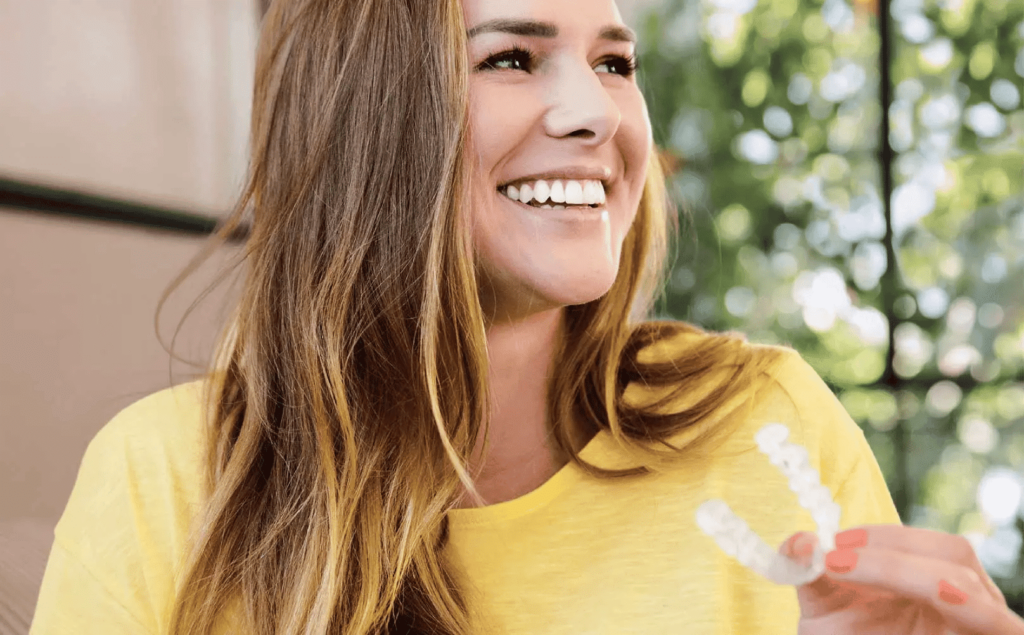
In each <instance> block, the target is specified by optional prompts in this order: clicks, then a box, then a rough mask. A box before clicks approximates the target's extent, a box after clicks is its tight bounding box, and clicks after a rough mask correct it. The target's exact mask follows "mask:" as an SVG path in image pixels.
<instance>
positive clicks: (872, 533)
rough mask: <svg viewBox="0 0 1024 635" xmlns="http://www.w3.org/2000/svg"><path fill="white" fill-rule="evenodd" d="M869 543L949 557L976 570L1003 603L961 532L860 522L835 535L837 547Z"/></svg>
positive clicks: (897, 549) (943, 558) (881, 546)
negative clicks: (951, 532) (948, 532)
mask: <svg viewBox="0 0 1024 635" xmlns="http://www.w3.org/2000/svg"><path fill="white" fill-rule="evenodd" d="M844 543H845V544H847V545H849V546H850V547H852V548H857V547H864V546H868V547H871V548H877V549H889V550H892V551H900V552H903V553H909V554H912V555H917V556H922V557H925V558H934V559H939V560H949V561H952V562H956V563H958V564H961V565H963V566H965V567H968V568H969V569H971V570H972V571H974V573H975V574H977V576H978V578H979V580H980V581H981V583H982V585H983V586H984V587H985V592H986V593H987V594H988V596H989V597H990V598H992V600H993V601H994V602H996V603H997V604H1001V605H1002V606H1006V598H1005V597H1004V596H1003V592H1002V591H1000V590H999V587H998V586H996V583H995V582H993V581H992V578H990V577H989V575H988V572H987V571H985V567H984V566H982V564H981V561H980V560H979V559H978V554H977V553H976V552H975V551H974V547H973V546H972V545H971V543H970V541H968V540H967V539H966V538H964V537H963V536H960V535H956V534H947V533H944V532H941V531H933V530H931V529H924V528H922V527H907V526H905V525H861V526H859V527H853V528H850V529H847V530H845V531H842V532H840V533H839V534H837V535H836V548H839V549H841V548H843V545H844Z"/></svg>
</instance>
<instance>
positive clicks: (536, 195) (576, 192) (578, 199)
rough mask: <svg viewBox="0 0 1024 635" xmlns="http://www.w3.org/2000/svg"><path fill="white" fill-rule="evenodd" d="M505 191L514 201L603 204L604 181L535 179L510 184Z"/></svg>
mask: <svg viewBox="0 0 1024 635" xmlns="http://www.w3.org/2000/svg"><path fill="white" fill-rule="evenodd" d="M503 193H504V194H505V196H507V197H509V198H510V199H512V200H513V201H519V202H520V203H531V202H534V201H536V202H537V203H540V204H543V203H547V202H548V201H550V202H552V203H560V204H564V205H603V204H604V203H605V194H604V183H602V182H601V181H568V180H566V181H562V180H559V181H534V182H533V183H520V184H519V187H516V186H515V185H509V186H508V187H507V188H504V190H503Z"/></svg>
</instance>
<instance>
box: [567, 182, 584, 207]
mask: <svg viewBox="0 0 1024 635" xmlns="http://www.w3.org/2000/svg"><path fill="white" fill-rule="evenodd" d="M565 202H566V204H567V205H583V185H582V184H580V182H579V181H568V182H567V183H566V184H565Z"/></svg>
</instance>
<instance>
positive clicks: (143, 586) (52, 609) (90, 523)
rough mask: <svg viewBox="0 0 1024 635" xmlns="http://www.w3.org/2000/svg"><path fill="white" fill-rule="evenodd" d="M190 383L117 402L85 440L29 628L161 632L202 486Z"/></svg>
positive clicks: (87, 633)
mask: <svg viewBox="0 0 1024 635" xmlns="http://www.w3.org/2000/svg"><path fill="white" fill-rule="evenodd" d="M198 396H199V393H198V390H197V385H195V384H185V385H183V386H181V387H175V388H171V389H167V390H164V391H161V392H158V393H155V394H153V395H150V396H148V397H145V398H143V399H142V400H140V401H137V402H135V403H134V404H132V405H130V406H129V407H127V408H126V409H124V410H122V411H121V412H120V413H118V415H117V416H115V417H114V418H113V419H111V421H110V422H108V423H107V424H106V425H105V426H104V427H103V428H102V429H101V430H100V431H99V432H98V433H97V434H96V436H95V437H94V438H93V439H92V441H90V443H89V446H88V448H87V449H86V451H85V455H84V456H83V458H82V462H81V465H80V467H79V470H78V476H77V479H76V480H75V485H74V488H73V489H72V492H71V496H70V498H69V499H68V503H67V505H66V507H65V509H64V513H63V514H62V515H61V518H60V521H59V522H58V523H57V526H56V528H55V529H54V544H53V547H52V548H51V552H50V556H49V559H48V560H47V564H46V569H45V572H44V574H43V582H42V586H41V588H40V593H39V599H38V601H37V605H36V611H35V615H34V618H33V622H32V627H31V631H30V632H31V634H32V635H51V634H57V633H75V635H92V634H96V635H100V634H102V635H109V634H112V633H153V634H156V633H160V632H163V630H164V629H166V628H167V617H168V614H169V609H170V607H171V605H172V603H173V600H174V591H175V575H176V572H177V571H178V569H179V567H180V564H181V560H182V558H183V554H184V553H185V550H186V546H187V539H188V535H189V529H190V524H191V521H192V519H193V518H194V516H195V512H196V509H197V505H198V500H199V496H200V485H201V475H202V471H201V459H202V453H201V452H200V443H201V430H202V427H201V419H200V418H199V416H198V415H199V413H200V412H201V410H200V407H199V401H198Z"/></svg>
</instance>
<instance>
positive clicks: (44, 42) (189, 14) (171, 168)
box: [0, 0, 257, 522]
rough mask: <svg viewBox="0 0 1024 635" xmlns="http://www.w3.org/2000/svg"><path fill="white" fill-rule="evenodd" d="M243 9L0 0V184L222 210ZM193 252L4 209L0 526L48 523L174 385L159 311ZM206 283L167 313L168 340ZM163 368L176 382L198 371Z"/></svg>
mask: <svg viewBox="0 0 1024 635" xmlns="http://www.w3.org/2000/svg"><path fill="white" fill-rule="evenodd" d="M253 4H254V3H253V2H251V0H164V1H159V2H157V1H153V0H6V1H3V0H0V175H3V176H6V177H13V178H20V179H25V180H29V181H37V182H42V183H48V184H57V185H66V186H70V187H73V188H76V189H81V190H85V191H90V192H96V193H102V194H107V195H113V196H117V197H123V198H126V199H130V200H137V201H142V202H150V203H154V204H159V205H165V206H171V207H175V208H180V209H182V210H187V211H193V212H199V213H206V214H217V213H222V212H223V211H224V210H226V209H228V208H229V207H230V204H231V202H232V199H233V198H234V196H235V195H236V192H237V190H238V189H239V187H240V183H241V177H242V174H243V170H244V160H245V155H246V144H247V138H246V135H247V133H248V117H249V100H250V93H251V86H252V73H253V70H252V67H253V64H254V51H255V39H256V27H257V24H256V12H255V9H254V7H253ZM201 242H202V239H201V238H196V237H187V236H182V235H178V234H172V233H162V232H153V231H147V230H140V229H134V228H130V227H127V226H124V225H115V224H104V223H96V222H87V221H79V220H74V219H70V218H66V217H50V216H43V215H40V214H35V213H25V212H13V211H11V210H2V209H0V521H4V520H8V519H14V518H38V519H43V520H46V521H49V522H55V521H56V519H57V518H58V517H59V516H60V513H61V512H62V511H63V508H64V505H65V503H66V502H67V497H68V495H69V494H70V491H71V486H72V485H73V484H74V480H75V477H76V475H77V471H78V465H79V463H80V461H81V458H82V453H83V452H84V450H85V446H86V444H87V443H88V441H89V440H90V439H91V438H92V437H93V435H95V433H96V432H97V431H98V430H99V428H100V427H101V426H102V425H103V424H104V423H105V422H106V421H108V420H109V419H110V417H112V416H113V415H114V414H115V413H116V412H117V411H118V410H119V409H121V408H123V407H124V406H126V405H128V404H129V403H131V402H132V401H135V400H136V399H138V398H140V397H141V396H143V395H145V394H147V393H149V392H152V391H154V390H157V389H160V388H162V387H164V386H166V385H168V381H169V380H168V361H169V360H168V355H167V354H166V353H165V352H164V351H163V349H162V348H161V346H160V344H159V343H158V341H157V338H156V335H155V332H154V327H153V316H154V313H155V310H156V302H157V300H158V298H159V296H160V293H161V291H162V290H163V289H164V287H166V285H167V284H168V283H169V282H170V281H171V279H172V278H173V277H174V275H175V274H177V273H178V271H179V270H180V269H181V268H182V267H184V265H185V264H186V263H187V262H188V261H189V259H190V258H191V257H192V256H193V255H194V254H195V252H196V251H197V249H198V248H199V247H200V245H201ZM211 264H212V263H211ZM214 274H215V271H214V267H213V266H209V265H208V266H206V267H204V268H203V269H202V270H201V274H200V276H199V278H197V279H196V280H195V282H194V283H193V284H190V285H189V286H187V287H185V288H183V289H182V291H180V292H178V293H177V294H175V296H174V297H173V298H172V301H171V302H170V304H169V305H168V308H167V310H166V311H165V313H164V314H163V316H162V318H163V319H162V323H161V333H162V334H163V335H164V337H165V339H166V340H168V341H169V339H170V336H171V335H172V334H173V328H174V326H176V324H177V322H178V320H180V318H181V316H182V315H183V313H184V310H185V309H186V308H187V306H188V303H189V302H190V301H191V300H192V299H193V298H194V297H196V296H197V295H198V293H199V291H200V290H201V288H202V286H204V285H205V283H208V282H209V281H210V280H212V278H213V275H214ZM223 297H224V294H223V293H222V292H221V293H217V294H215V296H214V298H213V299H212V300H210V301H208V302H206V303H205V305H204V307H202V308H201V310H200V312H199V313H198V314H197V315H196V317H194V318H190V320H189V322H187V323H186V326H185V331H184V333H183V335H182V336H181V340H179V343H178V344H177V348H176V350H178V351H179V352H180V354H181V355H182V356H185V357H189V358H191V359H196V360H197V361H203V360H205V358H206V356H207V355H208V350H209V347H210V343H211V342H212V340H213V335H214V333H215V328H216V321H217V320H216V316H217V311H218V309H219V308H220V305H222V304H223ZM174 370H175V372H176V373H177V376H176V377H175V381H176V382H177V381H182V380H185V379H187V378H188V376H187V373H189V372H191V371H192V370H193V369H190V368H189V367H187V366H185V365H183V364H181V363H178V362H176V363H175V366H174Z"/></svg>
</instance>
